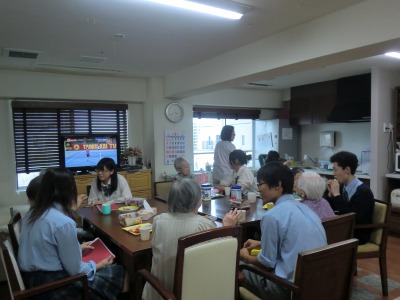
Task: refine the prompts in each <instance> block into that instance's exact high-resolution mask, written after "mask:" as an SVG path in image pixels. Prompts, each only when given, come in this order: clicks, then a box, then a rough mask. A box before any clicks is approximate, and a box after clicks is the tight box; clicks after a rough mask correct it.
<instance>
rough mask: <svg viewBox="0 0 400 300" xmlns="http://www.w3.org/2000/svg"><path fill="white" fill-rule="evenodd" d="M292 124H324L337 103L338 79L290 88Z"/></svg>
mask: <svg viewBox="0 0 400 300" xmlns="http://www.w3.org/2000/svg"><path fill="white" fill-rule="evenodd" d="M290 93H291V100H290V125H309V124H322V123H327V122H328V116H329V114H330V112H331V111H332V108H333V107H334V106H335V105H336V94H337V82H336V80H330V81H324V82H318V83H313V84H307V85H302V86H297V87H293V88H291V89H290Z"/></svg>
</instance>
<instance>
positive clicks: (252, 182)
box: [221, 150, 257, 195]
mask: <svg viewBox="0 0 400 300" xmlns="http://www.w3.org/2000/svg"><path fill="white" fill-rule="evenodd" d="M250 159H251V155H246V153H244V152H243V151H242V150H234V151H232V152H231V153H230V154H229V163H230V166H231V169H232V170H233V173H232V175H231V177H230V178H227V179H225V180H221V185H222V186H232V185H240V186H241V187H242V193H243V195H247V193H248V192H257V181H256V179H255V178H254V175H253V172H252V171H251V170H250V169H249V168H247V167H246V166H245V165H246V164H247V162H248V161H249V160H250Z"/></svg>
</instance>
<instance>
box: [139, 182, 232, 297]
mask: <svg viewBox="0 0 400 300" xmlns="http://www.w3.org/2000/svg"><path fill="white" fill-rule="evenodd" d="M167 202H168V212H166V213H163V214H161V215H158V216H156V217H155V218H154V221H153V238H152V241H151V246H152V250H153V260H152V264H151V273H152V274H153V275H154V276H156V277H157V278H158V279H159V280H160V281H161V282H162V283H163V284H164V286H165V287H167V288H168V289H169V290H170V291H171V292H172V290H173V285H174V272H175V261H176V251H177V246H178V239H179V238H180V237H182V236H185V235H188V234H192V233H195V232H199V231H203V230H207V229H212V228H215V227H216V224H215V223H214V222H212V221H210V220H209V219H207V218H205V217H203V216H200V215H198V214H197V210H198V209H199V207H200V205H201V203H202V202H201V190H200V186H199V184H198V183H197V182H196V181H194V180H192V179H189V178H183V179H178V180H176V181H174V183H173V184H172V187H171V190H170V191H169V194H168V197H167ZM239 216H240V213H238V211H237V210H236V209H235V210H234V211H230V212H228V213H227V214H226V215H225V217H224V219H223V220H222V223H223V225H224V226H230V225H236V224H237V223H238V221H239ZM142 299H162V298H161V297H160V296H159V295H158V293H157V292H156V291H155V290H154V289H153V288H152V287H151V286H150V285H149V284H148V283H146V285H145V286H144V290H143V296H142Z"/></svg>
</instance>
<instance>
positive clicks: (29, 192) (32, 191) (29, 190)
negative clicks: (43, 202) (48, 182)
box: [26, 175, 42, 201]
mask: <svg viewBox="0 0 400 300" xmlns="http://www.w3.org/2000/svg"><path fill="white" fill-rule="evenodd" d="M41 179H42V176H40V175H39V176H36V177H35V178H33V179H32V180H31V181H30V182H29V184H28V186H27V187H26V196H27V197H28V200H29V201H34V200H35V198H36V194H37V191H38V189H39V186H40V181H41Z"/></svg>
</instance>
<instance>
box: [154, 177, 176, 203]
mask: <svg viewBox="0 0 400 300" xmlns="http://www.w3.org/2000/svg"><path fill="white" fill-rule="evenodd" d="M173 183H174V182H173V181H158V182H154V196H155V197H161V198H163V199H164V201H166V199H167V195H168V193H169V190H170V189H171V186H172V184H173Z"/></svg>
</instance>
